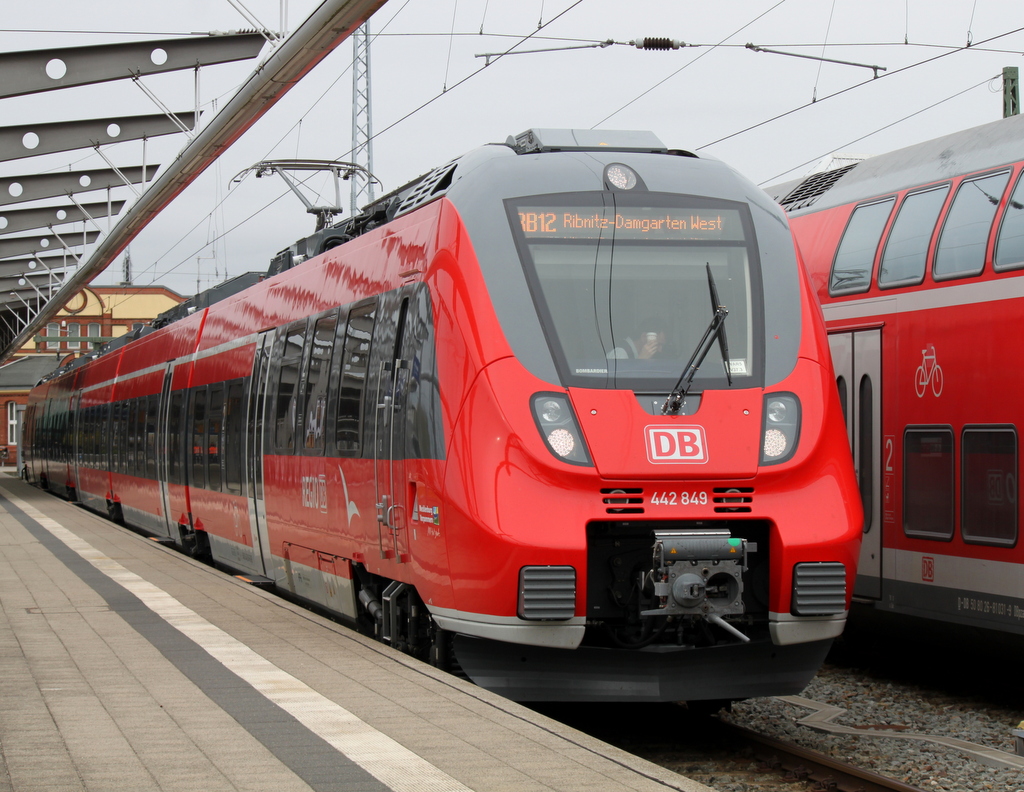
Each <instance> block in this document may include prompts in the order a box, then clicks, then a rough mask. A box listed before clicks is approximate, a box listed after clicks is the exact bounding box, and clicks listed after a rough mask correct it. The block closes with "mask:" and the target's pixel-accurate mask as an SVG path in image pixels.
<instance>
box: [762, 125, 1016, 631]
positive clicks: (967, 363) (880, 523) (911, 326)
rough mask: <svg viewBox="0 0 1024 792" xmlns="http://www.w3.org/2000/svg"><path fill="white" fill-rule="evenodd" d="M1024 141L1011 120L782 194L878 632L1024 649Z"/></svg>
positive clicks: (817, 178) (778, 191) (860, 593)
mask: <svg viewBox="0 0 1024 792" xmlns="http://www.w3.org/2000/svg"><path fill="white" fill-rule="evenodd" d="M1022 141H1024V118H1021V117H1019V116H1014V117H1011V118H1008V119H1004V120H1001V121H997V122H994V123H990V124H986V125H984V126H980V127H976V128H974V129H968V130H966V131H963V132H958V133H956V134H952V135H947V136H945V137H941V138H937V139H935V140H932V141H929V142H926V143H921V144H919V145H915V146H910V147H908V148H905V149H901V150H899V151H895V152H892V153H889V154H884V155H881V156H877V157H872V158H870V159H866V160H863V161H861V162H859V163H854V164H851V165H848V166H846V167H845V168H841V169H837V170H834V171H830V172H826V173H820V174H815V175H812V176H810V177H808V178H807V179H805V180H802V181H799V182H790V183H787V184H783V185H778V186H776V187H773V188H769V190H768V192H769V194H770V195H772V196H773V197H775V198H776V199H777V200H778V201H779V202H780V203H781V204H782V206H783V207H784V208H786V209H787V211H788V214H789V217H790V223H791V225H792V228H793V233H794V235H795V236H796V237H797V240H798V244H799V247H800V249H801V251H802V253H803V256H804V261H805V263H806V266H807V267H808V270H809V273H810V278H811V282H812V284H813V286H814V289H815V291H816V292H817V294H818V298H819V300H820V301H821V304H822V307H823V310H824V315H825V320H826V324H827V326H828V332H829V342H830V345H831V349H832V359H833V363H834V366H835V373H836V379H837V383H838V386H839V391H840V397H841V401H842V403H843V409H844V411H845V413H846V417H847V427H848V431H849V437H850V442H851V445H852V447H853V451H854V459H855V466H856V470H857V476H858V481H859V484H860V489H861V495H862V498H863V504H864V511H865V524H864V543H863V545H862V550H861V558H860V564H859V572H858V576H857V583H856V588H855V597H854V598H855V601H856V602H857V603H858V604H857V607H858V608H860V607H861V604H862V603H863V605H864V606H865V608H867V609H869V610H870V611H872V612H873V614H874V615H880V614H882V613H892V614H901V615H902V616H904V617H906V618H912V619H927V620H936V621H938V622H946V623H955V624H960V625H969V626H972V627H979V628H988V629H991V630H998V631H1003V632H1007V633H1017V634H1021V633H1024V543H1021V542H1020V537H1019V530H1020V521H1021V505H1020V500H1019V494H1020V490H1019V485H1018V481H1019V459H1020V456H1019V454H1020V450H1019V438H1018V432H1019V431H1020V429H1021V428H1022V427H1024V401H1022V400H1021V397H1020V394H1021V392H1022V391H1024V371H1022V370H1020V369H1017V368H1015V367H1014V366H1015V365H1016V364H1015V363H1014V362H1013V361H1014V360H1020V357H1021V355H1020V347H1019V346H1018V343H1019V340H1018V339H1016V338H1015V337H1014V332H1015V331H1014V330H1013V328H1014V327H1016V328H1018V329H1020V328H1021V326H1022V325H1021V320H1022V318H1024V178H1022V171H1024V162H1022V160H1024V143H1022ZM1004 331H1005V332H1004ZM868 615H869V614H868V613H867V612H866V613H865V616H868ZM897 618H901V617H897ZM921 623H922V624H927V622H921Z"/></svg>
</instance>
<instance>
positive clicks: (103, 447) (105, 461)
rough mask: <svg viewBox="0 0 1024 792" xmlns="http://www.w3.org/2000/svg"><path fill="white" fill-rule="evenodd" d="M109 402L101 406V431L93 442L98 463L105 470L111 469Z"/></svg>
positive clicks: (111, 407)
mask: <svg viewBox="0 0 1024 792" xmlns="http://www.w3.org/2000/svg"><path fill="white" fill-rule="evenodd" d="M112 409H113V405H111V404H110V403H109V402H108V403H106V404H104V405H103V406H101V407H100V431H99V434H98V435H97V437H96V440H95V442H94V444H93V448H95V449H96V463H97V465H98V466H99V467H100V468H101V469H103V470H110V455H109V454H108V453H107V452H108V448H107V438H108V437H110V428H111V412H112Z"/></svg>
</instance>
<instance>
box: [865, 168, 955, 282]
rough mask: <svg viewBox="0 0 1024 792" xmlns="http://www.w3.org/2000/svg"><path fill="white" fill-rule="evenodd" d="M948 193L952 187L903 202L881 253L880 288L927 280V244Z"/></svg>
mask: <svg viewBox="0 0 1024 792" xmlns="http://www.w3.org/2000/svg"><path fill="white" fill-rule="evenodd" d="M948 194H949V185H948V184H944V185H942V186H941V187H933V188H932V189H930V190H923V191H922V192H916V193H911V194H910V195H908V196H907V197H906V198H904V199H903V204H902V205H901V206H900V208H899V210H898V211H897V214H896V221H895V222H894V223H893V225H892V230H891V231H889V238H888V239H887V240H886V242H885V250H884V251H883V252H882V264H881V266H880V267H879V270H878V285H879V286H881V287H882V288H892V287H893V286H912V285H914V284H918V283H920V282H921V281H922V280H924V269H925V261H926V260H927V258H928V244H929V243H930V242H931V238H932V232H933V231H934V230H935V221H936V220H937V219H938V217H939V211H940V210H941V209H942V205H943V204H944V203H945V202H946V195H948Z"/></svg>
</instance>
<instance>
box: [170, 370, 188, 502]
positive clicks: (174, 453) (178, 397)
mask: <svg viewBox="0 0 1024 792" xmlns="http://www.w3.org/2000/svg"><path fill="white" fill-rule="evenodd" d="M184 397H185V391H180V390H177V391H174V392H173V393H172V394H171V405H170V409H169V410H168V413H167V481H168V482H169V483H171V484H183V483H184V482H183V481H182V475H181V473H182V471H181V447H182V444H181V429H182V427H181V410H182V405H183V404H184V402H185V398H184Z"/></svg>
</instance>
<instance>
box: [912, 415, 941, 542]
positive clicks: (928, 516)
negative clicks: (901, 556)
mask: <svg viewBox="0 0 1024 792" xmlns="http://www.w3.org/2000/svg"><path fill="white" fill-rule="evenodd" d="M903 532H904V533H905V534H906V535H907V536H913V537H917V538H920V539H942V540H949V539H952V538H953V431H952V430H951V429H949V428H948V427H908V428H907V430H906V432H905V433H904V435H903Z"/></svg>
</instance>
